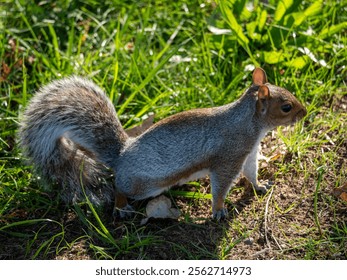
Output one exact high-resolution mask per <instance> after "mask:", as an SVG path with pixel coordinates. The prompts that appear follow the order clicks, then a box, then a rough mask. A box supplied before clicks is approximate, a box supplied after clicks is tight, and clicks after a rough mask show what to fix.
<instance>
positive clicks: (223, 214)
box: [212, 208, 228, 222]
mask: <svg viewBox="0 0 347 280" xmlns="http://www.w3.org/2000/svg"><path fill="white" fill-rule="evenodd" d="M227 216H228V210H227V209H226V208H222V209H220V210H218V211H214V212H213V215H212V218H213V219H214V220H216V221H218V222H219V221H221V220H225V219H226V218H227Z"/></svg>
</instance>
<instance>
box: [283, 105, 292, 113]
mask: <svg viewBox="0 0 347 280" xmlns="http://www.w3.org/2000/svg"><path fill="white" fill-rule="evenodd" d="M281 110H282V111H283V112H285V113H288V112H290V111H291V110H292V105H290V104H284V105H282V106H281Z"/></svg>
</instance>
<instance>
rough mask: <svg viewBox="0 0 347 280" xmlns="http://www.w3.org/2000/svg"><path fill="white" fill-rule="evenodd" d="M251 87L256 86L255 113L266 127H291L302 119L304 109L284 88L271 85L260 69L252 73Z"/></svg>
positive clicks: (304, 112)
mask: <svg viewBox="0 0 347 280" xmlns="http://www.w3.org/2000/svg"><path fill="white" fill-rule="evenodd" d="M252 79H253V85H254V86H258V91H257V103H256V111H257V116H258V117H260V118H262V119H263V120H264V121H265V122H266V124H267V125H268V126H270V127H271V128H275V127H277V126H280V125H292V124H294V123H295V122H297V121H298V120H300V119H302V118H303V117H304V116H305V115H306V114H307V111H306V109H305V107H304V106H303V105H302V104H301V103H300V102H299V101H298V100H297V99H296V98H295V97H294V95H293V94H291V93H290V92H289V91H288V90H286V89H285V88H281V87H278V86H275V85H271V84H269V83H268V81H267V77H266V73H265V71H264V70H263V69H261V68H256V69H255V70H254V72H253V77H252Z"/></svg>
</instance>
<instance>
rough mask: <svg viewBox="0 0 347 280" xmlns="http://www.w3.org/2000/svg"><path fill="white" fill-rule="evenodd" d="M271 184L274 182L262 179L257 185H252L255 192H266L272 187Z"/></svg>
mask: <svg viewBox="0 0 347 280" xmlns="http://www.w3.org/2000/svg"><path fill="white" fill-rule="evenodd" d="M273 185H274V182H271V181H269V180H264V181H261V182H258V184H257V185H253V187H254V189H255V190H256V191H257V192H260V193H262V194H266V193H267V192H268V190H269V189H271V188H272V186H273Z"/></svg>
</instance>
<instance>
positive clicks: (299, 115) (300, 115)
mask: <svg viewBox="0 0 347 280" xmlns="http://www.w3.org/2000/svg"><path fill="white" fill-rule="evenodd" d="M306 115H307V110H306V108H305V107H302V109H301V110H300V111H299V112H298V113H297V114H296V115H295V118H294V121H295V122H296V121H299V120H301V119H302V118H303V117H305V116H306Z"/></svg>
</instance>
